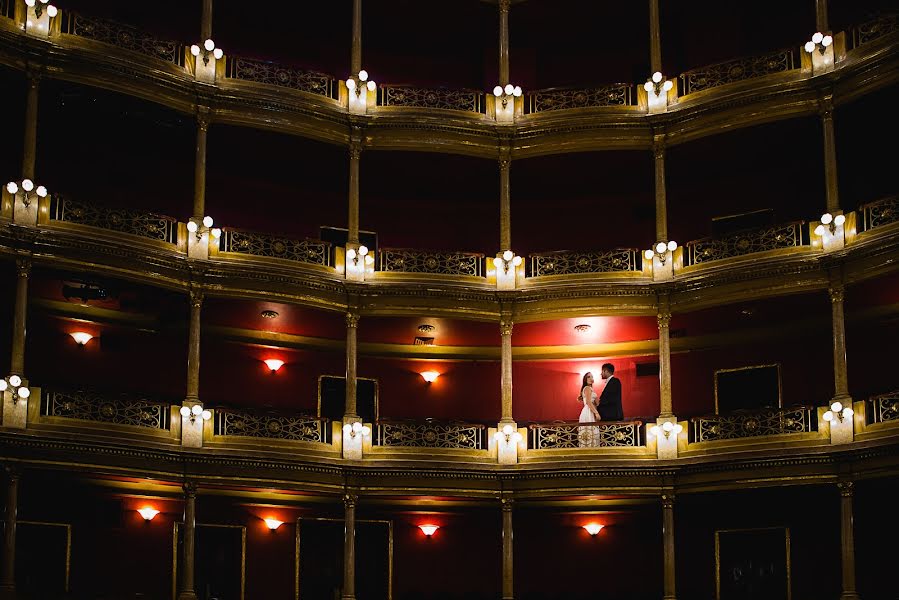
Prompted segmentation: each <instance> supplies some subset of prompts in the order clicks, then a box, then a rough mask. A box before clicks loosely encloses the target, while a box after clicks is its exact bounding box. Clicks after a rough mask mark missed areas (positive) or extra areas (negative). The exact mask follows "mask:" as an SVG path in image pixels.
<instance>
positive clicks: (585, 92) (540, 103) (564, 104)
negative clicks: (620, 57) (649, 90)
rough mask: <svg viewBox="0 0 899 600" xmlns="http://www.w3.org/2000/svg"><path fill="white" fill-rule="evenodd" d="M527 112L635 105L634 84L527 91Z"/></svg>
mask: <svg viewBox="0 0 899 600" xmlns="http://www.w3.org/2000/svg"><path fill="white" fill-rule="evenodd" d="M527 97H528V102H527V107H528V113H538V112H547V111H550V110H567V109H570V108H590V107H604V106H635V105H636V100H635V95H634V86H633V84H630V83H613V84H610V85H603V86H598V87H590V88H575V87H571V88H548V89H545V90H535V91H533V92H528V94H527Z"/></svg>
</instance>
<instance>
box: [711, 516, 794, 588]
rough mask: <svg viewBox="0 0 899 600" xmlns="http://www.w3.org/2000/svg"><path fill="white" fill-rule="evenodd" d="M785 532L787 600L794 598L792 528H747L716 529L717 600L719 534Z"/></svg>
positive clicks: (719, 567)
mask: <svg viewBox="0 0 899 600" xmlns="http://www.w3.org/2000/svg"><path fill="white" fill-rule="evenodd" d="M777 529H780V530H783V532H784V542H785V544H786V552H787V555H786V561H787V565H786V566H787V600H791V599H792V597H793V580H792V572H791V566H790V528H789V527H747V528H743V529H716V530H715V600H721V540H720V538H719V534H722V533H733V532H738V531H773V530H777Z"/></svg>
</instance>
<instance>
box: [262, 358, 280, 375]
mask: <svg viewBox="0 0 899 600" xmlns="http://www.w3.org/2000/svg"><path fill="white" fill-rule="evenodd" d="M262 362H264V363H265V366H267V367H268V368H269V369H271V370H272V372H273V373H274V372H275V371H277V370H278V369H280V368H281V367H283V366H284V361H283V360H279V359H277V358H267V359H265V360H264V361H262Z"/></svg>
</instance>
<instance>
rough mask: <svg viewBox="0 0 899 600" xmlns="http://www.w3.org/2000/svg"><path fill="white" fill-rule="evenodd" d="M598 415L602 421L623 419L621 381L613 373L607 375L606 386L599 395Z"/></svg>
mask: <svg viewBox="0 0 899 600" xmlns="http://www.w3.org/2000/svg"><path fill="white" fill-rule="evenodd" d="M597 409H598V410H599V416H600V417H602V420H603V421H623V420H624V411H623V410H622V409H621V381H620V380H619V379H618V378H617V377H615V376H614V375H613V376H611V377H609V381H608V382H607V383H606V387H605V388H604V389H603V390H602V394H601V395H600V396H599V406H598V407H597Z"/></svg>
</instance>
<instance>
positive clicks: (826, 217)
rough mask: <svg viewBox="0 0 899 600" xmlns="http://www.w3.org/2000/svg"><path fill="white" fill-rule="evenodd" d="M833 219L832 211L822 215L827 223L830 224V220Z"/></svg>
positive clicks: (822, 220) (823, 220) (822, 219)
mask: <svg viewBox="0 0 899 600" xmlns="http://www.w3.org/2000/svg"><path fill="white" fill-rule="evenodd" d="M831 221H833V215H832V214H830V213H824V214H823V215H821V222H822V223H824V224H825V225H830V222H831Z"/></svg>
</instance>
